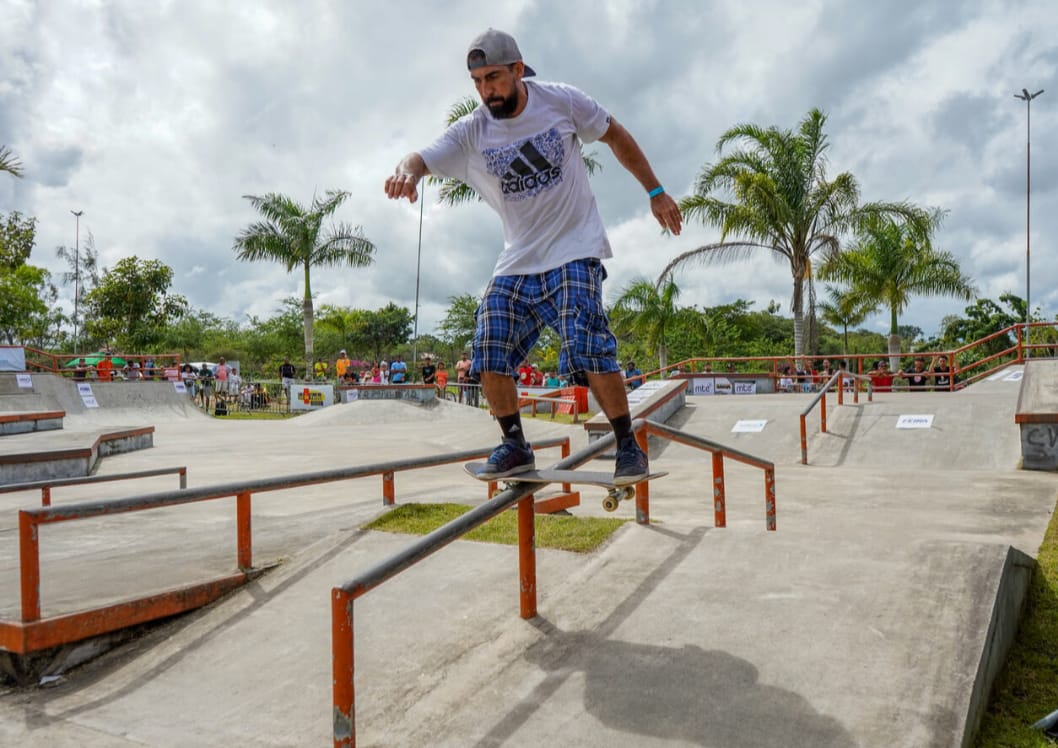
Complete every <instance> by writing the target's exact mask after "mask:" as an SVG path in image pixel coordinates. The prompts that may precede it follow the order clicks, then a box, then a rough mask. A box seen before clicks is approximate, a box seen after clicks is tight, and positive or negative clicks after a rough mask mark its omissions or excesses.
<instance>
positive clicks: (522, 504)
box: [518, 494, 536, 619]
mask: <svg viewBox="0 0 1058 748" xmlns="http://www.w3.org/2000/svg"><path fill="white" fill-rule="evenodd" d="M533 514H534V511H533V495H532V494H529V495H528V496H526V497H525V498H524V499H520V500H519V501H518V587H519V593H520V594H519V601H520V609H521V615H522V618H525V619H529V618H533V617H535V616H536V522H535V517H534V516H533Z"/></svg>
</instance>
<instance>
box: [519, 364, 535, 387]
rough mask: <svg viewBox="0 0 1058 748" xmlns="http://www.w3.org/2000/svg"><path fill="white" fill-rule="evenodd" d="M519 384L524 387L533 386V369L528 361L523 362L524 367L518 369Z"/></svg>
mask: <svg viewBox="0 0 1058 748" xmlns="http://www.w3.org/2000/svg"><path fill="white" fill-rule="evenodd" d="M518 384H520V385H521V386H522V387H532V386H533V367H532V366H530V365H529V362H528V361H524V362H522V365H521V366H519V367H518Z"/></svg>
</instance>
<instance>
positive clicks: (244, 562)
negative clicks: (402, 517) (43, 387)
mask: <svg viewBox="0 0 1058 748" xmlns="http://www.w3.org/2000/svg"><path fill="white" fill-rule="evenodd" d="M569 444H570V442H569V437H560V438H551V439H541V440H537V441H534V442H533V447H534V449H548V448H555V447H557V448H560V449H561V451H562V455H563V456H564V457H565V456H567V455H568V454H569V450H570V446H569ZM491 451H492V449H491V447H489V448H482V449H474V450H467V451H464V452H450V453H446V454H442V455H434V456H429V457H419V458H411V459H405V460H397V461H392V462H385V463H378V464H374V465H365V466H360V467H352V468H339V469H335V470H326V471H321V472H316V473H302V474H299V475H290V476H279V477H276V478H261V479H258V480H255V481H245V482H242V483H234V484H227V485H219V486H206V487H202V488H194V489H186V488H184V489H180V490H177V491H166V492H160V493H154V494H144V495H140V496H132V497H129V498H124V499H115V500H111V501H98V502H85V503H79V504H67V505H63V506H49V507H42V508H40V509H23V510H21V511H19V513H18V526H19V585H20V591H21V616H20V620H18V621H0V649H2V650H6V651H8V652H13V653H17V654H26V653H29V652H35V651H39V650H41V649H48V648H51V647H55V646H58V645H61V644H68V643H71V642H75V641H80V640H82V639H87V638H89V637H92V636H97V635H99V634H104V633H107V632H110V631H116V630H118V629H122V628H126V627H128V626H132V625H136V624H139V623H145V622H147V621H153V620H157V619H159V618H165V617H168V616H171V615H175V614H177V613H182V612H185V611H188V610H193V609H195V608H198V607H201V606H202V605H205V604H207V603H209V602H211V601H213V600H215V599H217V598H218V597H220V596H222V595H224V594H225V593H227V592H229V591H231V590H233V589H235V588H236V587H238V586H239V585H241V584H243V583H245V582H246V581H248V580H249V578H250V573H251V571H252V570H253V566H252V564H253V551H252V548H253V546H252V536H251V497H252V494H254V493H262V492H265V491H279V490H283V489H288V488H297V487H299V486H308V485H316V484H320V483H330V482H335V481H342V480H351V479H354V478H365V477H370V476H375V475H380V476H382V490H383V504H385V505H387V506H388V505H392V504H393V502H394V475H395V473H398V472H402V471H406V470H415V469H420V468H425V467H434V466H436V465H445V464H451V463H462V462H467V461H469V460H474V459H480V458H482V457H486V456H488V454H489V453H490V452H491ZM233 496H234V497H235V499H236V502H235V504H236V522H237V532H236V564H237V567H238V569H239V573H237V574H230V575H225V576H222V577H219V578H217V579H213V580H210V581H208V582H205V583H201V584H195V585H191V586H186V587H181V588H178V589H175V590H167V591H165V592H161V593H159V594H156V595H152V596H148V597H143V598H138V599H134V600H129V601H125V602H121V603H117V604H115V605H110V606H107V607H103V608H93V609H90V610H84V611H78V612H75V613H71V614H66V615H61V616H55V617H51V618H42V617H41V599H40V527H41V526H42V525H48V524H55V523H59V522H70V521H75V520H82V519H88V518H92V517H103V516H111V515H116V514H125V513H128V512H137V511H144V510H147V509H159V508H163V507H173V506H179V505H182V504H192V503H197V502H201V501H212V500H216V499H226V498H230V497H233Z"/></svg>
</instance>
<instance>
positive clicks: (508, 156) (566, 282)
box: [385, 29, 682, 485]
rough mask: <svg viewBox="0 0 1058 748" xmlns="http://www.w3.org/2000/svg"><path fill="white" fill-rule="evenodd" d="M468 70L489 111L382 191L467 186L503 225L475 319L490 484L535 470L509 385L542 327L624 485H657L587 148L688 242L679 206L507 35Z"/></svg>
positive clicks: (485, 472)
mask: <svg viewBox="0 0 1058 748" xmlns="http://www.w3.org/2000/svg"><path fill="white" fill-rule="evenodd" d="M466 64H467V69H468V70H469V71H470V77H471V79H472V80H473V81H474V86H475V88H476V89H477V92H478V96H479V97H480V98H481V101H482V103H483V104H484V105H485V106H483V107H478V108H477V109H476V110H475V111H474V112H472V113H471V114H469V115H467V116H465V117H463V118H461V119H460V120H458V121H457V122H456V123H454V124H453V125H452V126H451V127H449V128H448V130H446V131H445V133H444V134H443V135H442V136H441V137H440V138H438V139H437V140H436V141H435V142H434V143H433V144H432V145H430V146H428V147H427V148H425V149H423V150H421V151H419V152H416V153H411V154H409V155H407V156H406V157H405V158H404V159H403V160H402V161H401V162H400V163H399V164H398V165H397V168H396V171H395V172H394V174H393V175H392V176H390V177H389V178H388V179H386V183H385V190H386V194H387V195H388V196H389V197H390V198H391V199H398V198H402V197H406V198H408V200H409V201H411V202H415V200H417V199H418V190H417V189H416V186H417V185H418V183H419V180H420V179H422V178H423V177H424V176H426V175H427V174H434V175H439V176H442V177H448V178H453V179H458V180H460V181H463V182H465V183H467V184H468V185H470V186H471V187H472V188H473V189H474V190H475V191H476V192H477V193H478V195H480V196H481V198H482V199H483V200H484V201H485V202H486V203H488V205H489V206H490V207H492V209H493V210H495V211H496V212H497V213H498V214H499V216H500V218H501V220H502V221H503V231H504V249H503V251H502V252H501V253H500V256H499V259H498V260H497V262H496V267H495V269H494V271H493V277H492V280H491V281H490V282H489V285H488V287H487V288H486V290H485V294H484V298H483V299H482V301H481V304H480V306H479V307H478V310H477V316H476V319H477V323H476V330H475V333H474V344H473V351H472V357H471V370H472V373H473V375H477V376H479V377H480V379H481V384H482V387H483V388H484V390H485V396H486V397H487V398H488V400H489V403H490V405H491V406H492V409H493V412H494V413H495V414H496V416H497V419H498V421H499V424H500V430H501V431H502V434H503V441H502V442H501V443H500V445H499V446H498V447H496V449H495V450H493V452H492V455H491V456H490V457H489V459H488V462H487V463H486V464H485V466H483V467H482V469H481V471H480V474H481V475H482V476H483V477H489V478H505V477H508V476H512V475H517V474H519V473H524V472H527V471H530V470H533V469H534V468H535V466H536V462H535V458H534V455H533V450H532V447H531V446H530V445H529V444H528V442H526V440H525V434H524V432H523V430H522V424H521V414H520V413H519V410H518V390H517V387H516V386H515V382H514V379H513V376H514V374H515V372H516V371H517V367H518V365H519V364H520V363H521V362H522V361H524V360H526V359H527V358H528V356H529V351H530V349H531V348H532V347H533V344H534V343H536V340H537V338H538V336H539V334H540V331H541V330H542V329H543V327H544V326H545V325H547V326H549V327H551V328H552V329H554V330H555V331H556V332H557V333H558V334H559V336H560V337H561V339H562V348H561V352H560V355H559V370H560V372H561V373H562V374H565V375H567V376H568V377H570V378H571V379H572V380H573V381H574V382H575V383H578V384H585V383H586V384H588V385H589V386H590V387H591V390H592V393H593V394H594V395H595V399H596V400H597V401H598V402H599V405H600V407H601V408H602V410H603V412H604V413H605V414H606V416H607V418H608V419H609V420H610V424H611V426H612V427H613V430H614V436H615V438H616V443H617V463H616V466H615V470H614V483H615V484H617V485H627V484H630V483H635V482H637V481H639V480H642V479H643V478H645V477H646V476H647V475H648V474H649V472H650V471H649V467H648V464H647V457H646V455H645V454H644V453H643V451H642V450H641V449H640V448H639V446H638V444H636V440H635V436H634V435H633V434H632V420H631V417H630V415H629V410H628V399H627V397H626V395H625V388H624V379H623V377H622V375H621V367H620V366H619V365H618V363H617V358H616V354H617V341H616V339H615V338H614V336H613V334H612V333H611V332H610V329H609V323H608V321H607V319H606V313H605V310H604V308H603V303H602V282H603V280H604V279H605V277H606V270H605V269H604V268H603V265H602V260H604V259H607V258H609V257H612V256H613V253H612V252H611V249H610V243H609V240H608V239H607V237H606V231H605V229H604V228H603V225H602V219H601V218H600V216H599V211H598V208H597V206H596V204H595V197H594V195H593V194H592V191H591V188H590V186H589V185H588V173H587V169H586V168H585V166H584V162H583V160H582V158H581V150H580V146H581V143H587V142H593V141H595V140H601V141H602V142H603V143H605V144H606V145H607V146H609V147H610V149H611V150H612V151H613V153H614V156H615V157H616V158H617V160H618V162H619V163H620V164H621V165H622V166H624V167H625V169H627V170H628V171H629V172H630V173H631V174H632V176H634V177H635V178H636V179H637V180H638V181H639V183H640V184H641V185H642V186H643V189H644V190H645V191H646V193H647V197H648V199H649V201H650V209H651V212H652V213H653V214H654V217H655V218H656V219H657V221H658V223H659V224H661V226H662V228H664V229H666V230H668V231H670V232H672V233H673V234H679V233H680V229H681V227H682V217H681V215H680V211H679V208H678V207H677V205H676V202H675V201H674V200H673V199H672V198H671V197H670V196H669V195H668V194H666V193H665V190H664V188H663V187H662V186H661V182H660V181H659V180H658V179H657V177H655V176H654V172H653V170H652V169H651V167H650V163H649V162H648V161H647V158H646V156H645V155H644V154H643V151H642V150H641V149H640V148H639V145H638V144H637V143H636V141H635V139H634V138H633V137H632V135H631V134H630V133H629V132H628V131H627V130H626V129H625V128H624V127H622V126H621V125H620V124H619V123H618V122H617V120H615V119H614V118H613V117H612V116H611V115H610V114H609V113H608V112H607V111H606V110H604V109H603V108H602V107H601V106H600V105H599V104H598V103H597V102H596V101H595V100H594V99H592V98H591V97H589V96H588V95H586V94H584V93H583V92H581V91H579V90H577V89H576V88H573V87H572V86H567V85H564V84H560V83H545V82H536V81H528V80H526V78H528V77H530V76H533V75H535V74H536V73H535V71H533V69H532V68H530V67H529V66H527V65H526V64H525V63H524V62H523V61H522V55H521V52H520V51H519V49H518V45H517V43H516V42H515V40H514V38H513V37H511V36H510V35H509V34H506V33H504V32H502V31H497V30H495V29H489V30H488V31H486V32H484V33H483V34H481V35H479V36H478V37H477V38H476V39H474V41H472V42H471V43H470V46H469V48H468V50H467V56H466Z"/></svg>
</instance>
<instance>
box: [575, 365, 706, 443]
mask: <svg viewBox="0 0 1058 748" xmlns="http://www.w3.org/2000/svg"><path fill="white" fill-rule="evenodd" d="M686 404H687V381H686V380H683V379H660V380H650V381H647V382H646V383H644V384H643V386H642V387H638V388H636V389H634V390H632V391H631V392H629V393H628V411H629V414H630V415H631V416H632V420H633V421H634V420H635V419H637V418H648V419H650V420H651V421H657V422H658V423H665V422H666V421H668V420H669V418H671V417H672V415H673V414H674V413H675V412H676V411H678V410H680V408H682V407H683V406H684V405H686ZM584 429H585V430H586V431H587V432H588V443H589V444H590V443H591V442H593V441H596V440H597V439H601V438H602V437H603V436H605V435H606V434H608V433H610V431H611V430H612V429H611V428H610V421H609V420H608V419H607V418H606V414H605V413H599V414H597V415H595V416H594V417H593V418H591V420H589V421H587V422H586V423H585V424H584Z"/></svg>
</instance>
